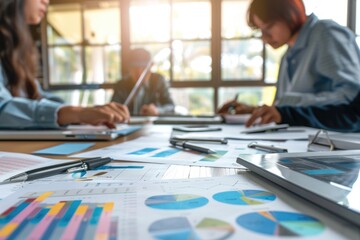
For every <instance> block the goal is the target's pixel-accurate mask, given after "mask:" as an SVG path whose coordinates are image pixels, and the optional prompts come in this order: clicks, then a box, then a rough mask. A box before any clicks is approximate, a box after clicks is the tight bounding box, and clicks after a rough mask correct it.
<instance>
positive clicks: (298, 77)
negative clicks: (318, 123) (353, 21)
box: [275, 14, 360, 106]
mask: <svg viewBox="0 0 360 240" xmlns="http://www.w3.org/2000/svg"><path fill="white" fill-rule="evenodd" d="M359 91H360V51H359V47H358V45H357V44H356V40H355V35H354V33H353V32H351V31H350V30H349V29H348V28H346V27H343V26H340V25H339V24H337V23H335V22H334V21H331V20H319V19H318V18H317V17H316V16H315V15H314V14H311V15H310V16H308V19H307V21H306V22H305V24H304V26H303V27H302V28H301V30H300V32H299V35H298V38H297V40H296V42H295V44H294V46H293V47H291V48H289V49H288V50H287V52H286V53H285V55H284V56H283V58H282V61H281V65H280V71H279V78H278V83H277V93H276V97H275V104H276V105H277V106H286V105H288V106H309V105H324V104H340V103H349V102H351V100H353V99H354V98H355V96H356V95H357V93H358V92H359Z"/></svg>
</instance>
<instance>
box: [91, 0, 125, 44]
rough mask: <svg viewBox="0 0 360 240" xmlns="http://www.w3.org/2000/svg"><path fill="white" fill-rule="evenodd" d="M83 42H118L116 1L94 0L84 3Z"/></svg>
mask: <svg viewBox="0 0 360 240" xmlns="http://www.w3.org/2000/svg"><path fill="white" fill-rule="evenodd" d="M84 8H85V12H84V26H85V29H84V30H85V42H86V43H90V44H94V43H99V44H101V43H106V44H115V43H119V42H120V8H119V2H117V1H94V2H89V3H86V4H85V5H84ZM109 23H111V24H110V26H109Z"/></svg>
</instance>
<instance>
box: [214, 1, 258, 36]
mask: <svg viewBox="0 0 360 240" xmlns="http://www.w3.org/2000/svg"><path fill="white" fill-rule="evenodd" d="M249 4H250V0H240V1H239V0H223V1H222V5H221V35H222V37H223V38H237V37H248V36H250V35H251V34H252V30H251V28H250V27H249V26H248V24H247V20H246V14H247V10H248V7H249Z"/></svg>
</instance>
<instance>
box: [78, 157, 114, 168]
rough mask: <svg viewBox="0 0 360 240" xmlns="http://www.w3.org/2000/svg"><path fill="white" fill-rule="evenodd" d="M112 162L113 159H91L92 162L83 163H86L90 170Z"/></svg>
mask: <svg viewBox="0 0 360 240" xmlns="http://www.w3.org/2000/svg"><path fill="white" fill-rule="evenodd" d="M111 161H112V159H111V158H99V159H91V160H90V161H83V162H84V163H86V165H87V167H88V169H95V168H98V167H100V166H103V165H105V164H107V163H109V162H111Z"/></svg>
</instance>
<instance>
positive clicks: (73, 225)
mask: <svg viewBox="0 0 360 240" xmlns="http://www.w3.org/2000/svg"><path fill="white" fill-rule="evenodd" d="M51 195H52V192H45V193H43V194H42V195H40V196H38V197H37V198H26V199H24V200H22V201H20V202H18V203H17V204H15V205H14V206H11V207H10V208H8V209H7V210H6V211H4V212H3V213H1V215H0V228H1V229H0V239H15V238H16V239H54V238H56V239H116V237H117V226H118V224H117V221H118V220H117V218H114V217H113V216H112V212H113V208H114V202H103V203H86V202H83V201H82V200H72V201H59V202H56V203H54V204H49V203H46V201H45V200H46V199H47V198H48V197H50V196H51Z"/></svg>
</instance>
